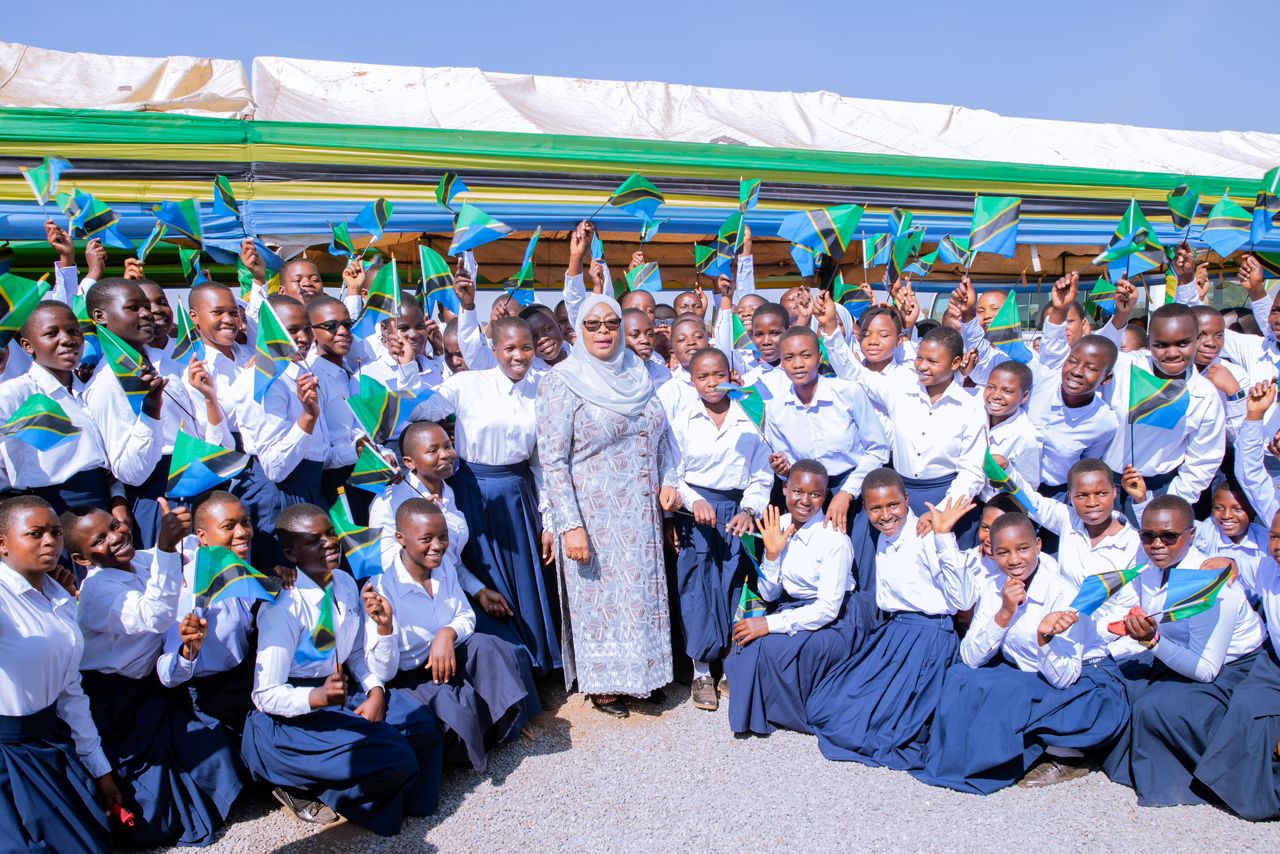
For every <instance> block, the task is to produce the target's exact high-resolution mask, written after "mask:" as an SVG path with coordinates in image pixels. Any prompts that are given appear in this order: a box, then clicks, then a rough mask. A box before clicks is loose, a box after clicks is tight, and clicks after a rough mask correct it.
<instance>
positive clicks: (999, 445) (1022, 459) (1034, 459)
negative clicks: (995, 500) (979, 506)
mask: <svg viewBox="0 0 1280 854" xmlns="http://www.w3.org/2000/svg"><path fill="white" fill-rule="evenodd" d="M987 437H988V440H989V441H990V442H991V453H993V454H999V455H1000V456H1002V457H1004V458H1005V459H1006V460H1008V461H1009V464H1010V465H1011V466H1013V468H1014V469H1016V470H1017V472H1018V473H1019V474H1020V475H1022V479H1023V480H1024V481H1026V483H1027V484H1028V485H1029V486H1030V487H1031V489H1033V490H1034V489H1036V488H1037V487H1039V486H1040V437H1041V434H1040V433H1039V432H1038V431H1037V430H1036V428H1035V425H1034V424H1032V423H1031V419H1030V418H1028V417H1027V415H1026V413H1025V412H1023V411H1022V410H1018V411H1017V412H1015V413H1014V414H1013V417H1012V418H1007V419H1005V420H1004V421H1001V422H1000V423H999V424H997V425H996V426H994V427H988V428H987ZM999 491H1000V490H998V489H996V488H995V487H994V486H992V485H991V484H990V483H986V484H984V485H983V487H982V491H981V492H979V493H978V498H980V499H982V500H983V501H990V500H991V498H992V497H993V496H994V495H995V494H996V493H997V492H999Z"/></svg>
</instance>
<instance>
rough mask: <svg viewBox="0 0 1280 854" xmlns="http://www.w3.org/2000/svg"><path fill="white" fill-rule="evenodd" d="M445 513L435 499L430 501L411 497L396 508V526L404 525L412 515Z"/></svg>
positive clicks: (440, 514)
mask: <svg viewBox="0 0 1280 854" xmlns="http://www.w3.org/2000/svg"><path fill="white" fill-rule="evenodd" d="M442 515H444V514H443V513H442V512H441V510H440V508H439V507H438V506H437V505H436V503H435V502H434V501H428V500H427V499H425V498H410V499H408V500H407V501H405V502H404V503H403V504H401V505H400V507H399V508H397V509H396V528H397V529H399V528H401V527H403V526H404V523H405V522H406V521H407V520H408V519H409V518H410V517H412V516H442Z"/></svg>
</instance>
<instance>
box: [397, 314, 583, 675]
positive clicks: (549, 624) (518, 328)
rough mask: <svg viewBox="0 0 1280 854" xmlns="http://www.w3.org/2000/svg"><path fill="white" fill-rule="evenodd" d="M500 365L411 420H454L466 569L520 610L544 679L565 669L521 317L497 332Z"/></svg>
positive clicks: (447, 387)
mask: <svg viewBox="0 0 1280 854" xmlns="http://www.w3.org/2000/svg"><path fill="white" fill-rule="evenodd" d="M493 340H494V355H495V357H496V358H497V360H498V364H497V367H493V368H489V369H487V370H480V371H475V370H473V371H466V372H465V373H461V374H455V375H454V376H452V377H450V378H449V379H447V380H446V381H445V382H444V384H443V385H441V386H440V389H439V390H438V392H437V393H436V395H435V396H434V397H432V398H431V399H430V400H427V401H426V402H424V403H423V404H421V405H420V406H419V407H418V409H417V411H416V412H415V417H426V418H428V419H431V420H438V419H440V418H443V417H444V416H446V415H449V414H453V413H456V415H457V422H456V425H455V427H454V430H455V437H456V440H457V446H458V456H459V458H460V459H461V462H460V463H459V466H458V472H457V474H456V475H454V477H453V484H452V486H453V489H454V492H455V494H456V495H457V498H458V506H459V507H460V508H461V510H462V513H463V515H464V516H466V517H467V524H468V526H469V527H470V529H471V532H472V535H473V536H472V538H471V540H470V541H469V542H468V543H467V546H466V548H465V549H464V550H463V561H464V562H465V563H466V564H467V566H469V567H472V568H474V569H475V571H477V572H481V573H484V574H486V575H487V576H488V578H486V579H485V580H486V586H488V587H492V588H493V589H495V590H497V591H498V592H499V593H501V594H502V596H503V598H504V599H505V600H506V601H507V602H508V603H509V604H510V606H511V608H512V610H513V611H515V619H516V626H517V631H518V632H519V635H520V639H521V641H522V642H523V643H524V644H525V645H526V646H527V647H528V649H529V653H530V655H531V656H532V658H533V664H534V668H535V670H536V671H537V672H538V673H539V674H546V673H547V672H549V671H551V670H554V669H556V668H559V667H560V644H559V640H558V638H557V630H556V612H557V611H558V610H559V605H558V603H557V600H556V590H555V586H554V584H553V583H550V582H549V578H548V574H547V572H546V571H545V570H544V567H543V561H549V560H550V554H551V552H550V546H551V543H550V537H549V535H548V536H547V537H545V538H544V536H543V532H542V526H541V524H540V521H541V520H540V518H539V515H538V497H537V487H536V484H535V480H534V468H533V467H534V464H535V460H534V457H535V444H536V439H537V434H536V428H537V420H536V418H535V415H534V396H535V394H536V392H537V384H536V383H535V381H534V378H533V377H531V376H529V368H530V366H531V365H532V364H533V359H534V355H533V336H532V335H531V334H530V332H529V325H528V324H527V323H526V322H525V321H523V320H521V319H520V318H518V317H506V318H499V319H498V320H496V321H494V324H493Z"/></svg>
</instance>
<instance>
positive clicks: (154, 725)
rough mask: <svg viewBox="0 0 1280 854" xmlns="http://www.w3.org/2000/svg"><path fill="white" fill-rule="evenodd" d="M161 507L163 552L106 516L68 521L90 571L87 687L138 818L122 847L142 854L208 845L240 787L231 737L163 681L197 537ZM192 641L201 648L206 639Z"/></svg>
mask: <svg viewBox="0 0 1280 854" xmlns="http://www.w3.org/2000/svg"><path fill="white" fill-rule="evenodd" d="M159 503H160V510H161V514H162V515H161V518H160V532H159V536H158V538H157V540H156V547H155V548H154V549H151V550H148V551H143V552H136V551H135V550H134V547H133V535H132V533H131V531H130V528H129V526H128V525H126V524H124V523H123V522H121V521H120V520H118V519H116V518H115V517H113V516H111V515H110V514H109V513H107V512H106V511H105V510H100V509H97V508H88V509H82V510H69V511H67V512H66V513H64V514H63V516H62V530H63V532H64V534H65V536H66V544H67V551H69V552H70V553H71V559H72V560H74V561H75V562H76V563H78V564H80V565H81V566H85V567H88V569H89V572H88V574H87V575H86V576H85V579H84V584H83V585H82V586H81V588H80V612H79V614H78V616H77V619H78V622H79V624H80V630H81V631H82V632H83V633H84V639H85V653H84V658H83V659H82V660H81V662H80V668H81V677H82V679H83V681H84V690H85V693H86V694H88V695H89V706H90V710H91V711H92V713H93V721H94V724H95V725H96V726H97V728H98V733H99V734H100V735H101V736H102V747H103V750H104V751H105V752H106V755H107V758H108V760H109V761H110V762H111V765H112V767H113V768H115V771H116V778H117V780H118V782H119V785H120V790H121V794H122V796H123V804H124V808H125V809H127V810H129V811H130V812H132V813H134V815H135V816H136V819H135V821H134V824H133V825H132V827H127V826H126V827H123V828H121V829H120V830H121V833H120V841H121V842H122V843H124V844H127V845H129V846H131V847H138V848H148V847H153V846H158V845H173V844H178V845H207V844H209V843H210V842H212V841H213V836H214V834H215V833H216V832H217V830H218V828H219V827H221V826H222V823H223V822H224V821H225V820H226V817H227V813H228V812H230V811H231V805H232V803H234V802H235V799H236V796H238V795H239V794H240V789H241V787H242V783H241V781H240V777H239V775H238V774H237V772H236V763H235V760H234V754H233V752H232V747H231V742H230V741H229V740H228V738H227V735H226V733H225V732H224V731H223V730H222V729H221V728H220V727H217V726H215V725H211V724H207V723H205V722H203V721H201V720H200V719H199V718H197V717H196V715H195V712H194V711H192V708H191V698H190V696H189V695H188V694H187V692H186V691H183V690H181V689H177V690H174V689H168V688H165V687H164V686H163V685H161V683H160V680H159V679H158V678H157V676H156V661H157V659H158V658H159V657H160V650H161V646H162V644H163V643H164V636H165V633H166V632H168V630H169V628H170V626H172V625H173V624H174V623H175V622H176V621H177V619H178V597H179V594H180V592H181V590H182V567H181V565H180V561H179V558H178V555H177V554H176V549H177V546H178V543H179V542H180V541H181V540H182V537H183V535H184V534H185V532H186V531H187V529H188V528H190V527H191V514H190V512H189V511H188V510H186V509H185V508H182V507H178V508H174V509H172V510H171V509H169V507H168V503H167V502H166V501H165V500H164V499H163V498H161V499H160V500H159ZM189 635H190V637H189V638H188V640H189V641H190V642H191V643H193V644H198V643H199V642H200V638H199V635H200V632H198V631H196V632H194V633H192V632H189ZM196 648H197V649H198V647H196ZM188 652H192V651H191V650H190V649H189V650H188ZM193 654H194V653H193Z"/></svg>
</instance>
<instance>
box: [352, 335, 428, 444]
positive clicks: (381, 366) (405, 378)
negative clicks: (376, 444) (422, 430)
mask: <svg viewBox="0 0 1280 854" xmlns="http://www.w3.org/2000/svg"><path fill="white" fill-rule="evenodd" d="M360 375H361V376H367V377H369V378H370V379H374V380H377V381H378V382H380V383H382V384H383V385H384V386H386V387H387V390H388V391H390V392H392V393H393V394H399V395H403V396H405V397H413V396H415V395H421V394H425V393H426V392H427V391H435V390H436V389H437V388H439V387H440V384H441V383H443V382H444V381H445V378H446V377H447V376H448V367H447V366H446V365H445V363H444V357H442V356H416V357H414V360H413V361H412V362H408V363H406V364H403V365H402V364H400V363H399V362H397V361H396V360H395V359H393V358H391V356H390V354H385V355H383V356H382V357H380V358H378V359H376V360H374V361H372V362H368V363H366V364H363V365H361V366H360ZM357 388H358V381H357ZM414 420H420V419H415V418H413V413H410V417H409V418H408V419H405V420H404V421H403V422H402V423H400V424H397V425H396V427H395V429H394V430H393V431H392V433H391V436H390V437H389V438H388V439H387V441H386V442H384V443H383V444H384V445H385V447H386V448H387V450H389V451H391V452H392V453H393V454H395V456H396V458H397V459H399V458H400V457H401V456H403V454H402V453H401V449H400V437H401V436H402V435H403V434H404V431H405V428H406V427H408V426H409V424H410V423H411V422H412V421H414Z"/></svg>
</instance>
